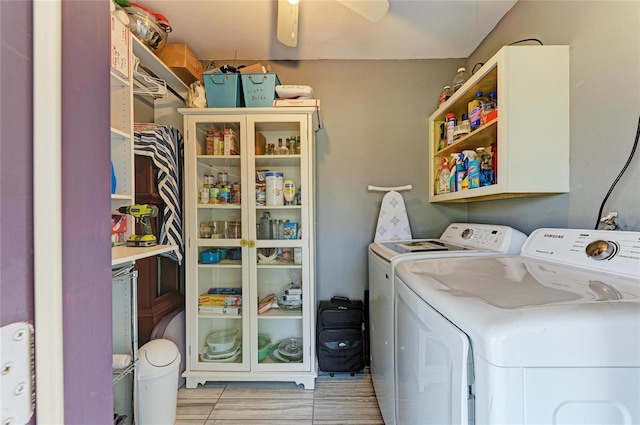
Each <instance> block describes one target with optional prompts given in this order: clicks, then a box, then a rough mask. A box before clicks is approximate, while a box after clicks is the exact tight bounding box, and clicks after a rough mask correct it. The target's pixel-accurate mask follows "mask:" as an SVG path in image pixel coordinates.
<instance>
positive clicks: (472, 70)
mask: <svg viewBox="0 0 640 425" xmlns="http://www.w3.org/2000/svg"><path fill="white" fill-rule="evenodd" d="M478 65H480V66H482V65H484V62H478V63H477V64H475V65H473V68H471V75H473V74H475V73H476V66H478Z"/></svg>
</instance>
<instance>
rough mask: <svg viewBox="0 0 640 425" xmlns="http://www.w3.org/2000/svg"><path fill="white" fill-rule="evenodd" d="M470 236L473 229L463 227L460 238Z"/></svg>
mask: <svg viewBox="0 0 640 425" xmlns="http://www.w3.org/2000/svg"><path fill="white" fill-rule="evenodd" d="M471 236H473V230H472V229H464V230H463V231H462V239H469V238H470V237H471Z"/></svg>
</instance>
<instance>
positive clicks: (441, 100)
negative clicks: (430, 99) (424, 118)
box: [438, 86, 453, 105]
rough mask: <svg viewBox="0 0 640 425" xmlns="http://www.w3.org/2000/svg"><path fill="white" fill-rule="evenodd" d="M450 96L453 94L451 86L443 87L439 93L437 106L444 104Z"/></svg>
mask: <svg viewBox="0 0 640 425" xmlns="http://www.w3.org/2000/svg"><path fill="white" fill-rule="evenodd" d="M452 94H453V90H452V89H451V86H444V88H443V89H442V91H441V92H440V97H439V99H438V105H442V104H443V103H444V102H446V101H447V100H448V99H449V98H450V97H451V95H452Z"/></svg>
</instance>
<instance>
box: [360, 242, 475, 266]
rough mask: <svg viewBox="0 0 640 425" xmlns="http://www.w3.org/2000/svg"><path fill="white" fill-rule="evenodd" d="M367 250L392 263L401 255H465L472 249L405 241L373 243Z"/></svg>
mask: <svg viewBox="0 0 640 425" xmlns="http://www.w3.org/2000/svg"><path fill="white" fill-rule="evenodd" d="M369 249H370V250H371V251H373V252H374V253H376V254H377V255H378V256H380V257H382V258H384V259H385V260H387V261H392V260H394V259H396V258H398V257H400V256H402V255H411V254H416V255H430V254H433V255H434V256H438V255H442V254H445V253H451V252H456V253H461V252H462V253H466V252H473V251H475V250H474V249H471V248H467V247H465V246H462V245H455V244H452V243H447V242H444V241H441V240H439V239H411V240H405V241H388V242H373V243H371V244H370V245H369Z"/></svg>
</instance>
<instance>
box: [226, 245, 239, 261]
mask: <svg viewBox="0 0 640 425" xmlns="http://www.w3.org/2000/svg"><path fill="white" fill-rule="evenodd" d="M227 258H228V259H229V260H241V259H242V250H241V249H240V248H229V249H228V250H227Z"/></svg>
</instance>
